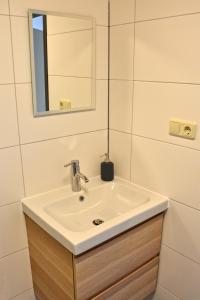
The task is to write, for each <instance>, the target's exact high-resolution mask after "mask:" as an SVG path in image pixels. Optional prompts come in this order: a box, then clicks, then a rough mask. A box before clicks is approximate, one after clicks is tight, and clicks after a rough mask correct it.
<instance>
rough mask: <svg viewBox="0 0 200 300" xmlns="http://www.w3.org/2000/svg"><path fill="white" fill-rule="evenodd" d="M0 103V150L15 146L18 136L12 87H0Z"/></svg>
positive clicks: (8, 85) (7, 85)
mask: <svg viewBox="0 0 200 300" xmlns="http://www.w3.org/2000/svg"><path fill="white" fill-rule="evenodd" d="M0 103H1V110H0V135H1V139H0V148H2V147H9V146H13V145H17V144H19V135H18V126H17V112H16V99H15V88H14V85H12V84H6V85H0Z"/></svg>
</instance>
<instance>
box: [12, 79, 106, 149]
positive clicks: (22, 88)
mask: <svg viewBox="0 0 200 300" xmlns="http://www.w3.org/2000/svg"><path fill="white" fill-rule="evenodd" d="M96 88H97V90H96V109H95V110H94V111H88V112H77V113H73V114H62V115H54V116H48V117H40V118H34V117H33V108H32V93H31V84H18V85H17V102H18V114H19V126H20V134H21V142H22V143H28V142H33V141H39V140H44V139H50V138H55V137H61V136H66V135H72V134H78V133H82V132H86V131H94V130H99V129H105V128H107V103H108V102H107V101H108V100H107V99H108V95H107V81H106V80H97V86H96Z"/></svg>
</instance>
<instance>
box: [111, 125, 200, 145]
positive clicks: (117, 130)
mask: <svg viewBox="0 0 200 300" xmlns="http://www.w3.org/2000/svg"><path fill="white" fill-rule="evenodd" d="M111 130H113V131H116V132H119V133H124V134H129V135H130V134H131V135H134V136H137V137H140V138H144V139H149V140H152V141H155V142H160V143H164V144H169V145H173V146H177V147H181V148H186V149H189V150H194V151H200V149H198V148H193V147H189V146H183V145H180V144H176V143H172V142H167V141H164V140H159V139H156V138H152V137H148V136H144V135H140V134H136V133H131V132H126V131H123V130H119V129H115V128H111Z"/></svg>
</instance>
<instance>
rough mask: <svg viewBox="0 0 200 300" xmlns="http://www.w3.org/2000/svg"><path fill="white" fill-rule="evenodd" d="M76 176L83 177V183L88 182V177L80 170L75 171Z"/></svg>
mask: <svg viewBox="0 0 200 300" xmlns="http://www.w3.org/2000/svg"><path fill="white" fill-rule="evenodd" d="M76 176H78V177H80V178H81V179H83V180H84V182H85V183H87V182H89V179H88V178H87V177H86V176H85V175H84V174H83V173H81V172H77V173H76Z"/></svg>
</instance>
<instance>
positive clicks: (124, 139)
mask: <svg viewBox="0 0 200 300" xmlns="http://www.w3.org/2000/svg"><path fill="white" fill-rule="evenodd" d="M110 159H111V160H112V162H113V163H114V168H115V175H116V176H120V177H122V178H125V179H129V180H130V160H131V135H130V134H127V133H122V132H117V131H113V130H110Z"/></svg>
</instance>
